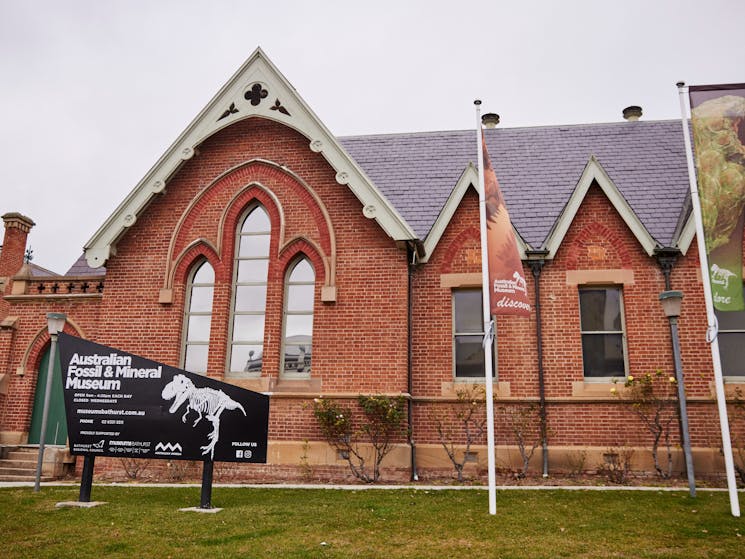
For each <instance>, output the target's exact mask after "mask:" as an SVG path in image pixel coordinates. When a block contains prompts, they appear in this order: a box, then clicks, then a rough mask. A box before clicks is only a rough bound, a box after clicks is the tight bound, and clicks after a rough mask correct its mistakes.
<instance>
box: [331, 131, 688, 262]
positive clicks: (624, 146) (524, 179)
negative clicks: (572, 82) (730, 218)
mask: <svg viewBox="0 0 745 559" xmlns="http://www.w3.org/2000/svg"><path fill="white" fill-rule="evenodd" d="M485 133H486V143H487V148H488V150H489V155H490V158H491V160H492V164H493V166H494V168H495V170H496V173H497V176H498V178H499V182H500V185H501V187H502V190H503V192H504V196H505V200H506V202H507V208H508V210H509V212H510V217H511V218H512V221H513V225H514V226H515V228H516V229H517V230H518V232H519V233H520V234H521V236H522V237H523V239H524V240H525V241H526V242H527V243H529V244H530V245H531V246H532V247H533V248H540V247H541V246H542V245H543V243H544V241H545V240H546V237H547V236H548V234H549V232H550V231H551V228H552V227H553V225H554V223H555V222H556V220H557V219H558V218H559V216H560V214H561V212H562V210H563V208H564V206H565V204H566V203H567V201H568V200H569V197H570V196H571V194H572V192H573V191H574V188H575V187H576V185H577V182H578V180H579V178H580V176H581V174H582V171H583V170H584V168H585V166H586V165H587V163H588V161H589V159H590V156H591V155H595V157H596V158H597V159H598V162H599V163H600V165H601V166H602V167H603V168H604V169H605V171H606V172H607V173H608V175H609V177H610V179H611V180H612V181H613V183H614V184H615V185H616V186H617V187H618V189H619V191H620V192H621V194H622V195H623V196H624V198H625V199H626V201H627V202H628V203H629V205H630V206H631V208H632V209H633V210H634V212H635V213H636V214H637V216H638V217H639V219H640V220H641V222H642V223H643V224H644V226H645V227H646V228H647V230H648V231H649V233H650V234H651V235H652V237H654V238H655V240H656V241H657V242H658V243H660V245H663V246H670V245H673V244H674V236H675V233H676V226H677V224H678V222H679V219H680V215H681V212H682V211H683V207H684V201H685V198H686V195H687V193H688V172H687V163H686V155H685V146H684V142H683V132H682V128H681V123H680V121H677V120H672V121H636V122H627V121H623V122H615V123H607V124H579V125H570V126H539V127H530V128H496V129H490V130H486V131H485ZM339 141H340V142H341V143H342V145H343V146H344V148H345V149H346V150H347V151H348V152H349V154H350V155H351V156H352V157H353V158H354V159H355V160H356V161H357V162H358V163H359V165H360V166H361V167H362V168H363V169H364V171H365V172H366V173H367V175H368V176H369V177H370V178H371V180H372V181H373V183H374V184H375V185H376V186H377V187H378V188H379V189H380V190H381V192H382V193H383V194H384V195H385V196H386V197H387V198H388V200H389V201H390V202H391V203H392V204H393V206H394V207H395V208H396V209H397V210H398V212H399V213H400V214H401V215H402V216H403V218H404V219H405V220H406V221H408V222H409V224H410V225H411V227H412V228H413V229H414V231H415V232H416V233H417V235H419V236H420V238H421V239H425V238H426V236H427V234H428V233H429V231H430V230H431V228H432V225H433V224H434V223H435V220H436V219H437V216H438V215H439V213H440V211H441V209H442V207H443V205H444V204H445V202H446V200H447V198H448V196H449V195H450V193H451V191H452V189H453V187H454V186H455V183H456V181H457V180H458V178H459V177H460V175H461V174H462V173H463V171H464V170H465V168H466V166H467V165H468V163H469V162H473V163H474V164H475V162H476V153H477V152H476V133H475V131H474V130H463V131H452V132H426V133H412V134H390V135H373V136H352V137H344V138H339Z"/></svg>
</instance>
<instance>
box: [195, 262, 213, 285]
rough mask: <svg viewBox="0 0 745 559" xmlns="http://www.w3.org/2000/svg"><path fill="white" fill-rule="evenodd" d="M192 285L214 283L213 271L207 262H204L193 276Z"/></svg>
mask: <svg viewBox="0 0 745 559" xmlns="http://www.w3.org/2000/svg"><path fill="white" fill-rule="evenodd" d="M192 283H215V271H214V270H213V269H212V266H210V263H209V262H204V263H203V264H202V265H201V266H200V267H199V270H197V273H196V274H194V280H193V281H192Z"/></svg>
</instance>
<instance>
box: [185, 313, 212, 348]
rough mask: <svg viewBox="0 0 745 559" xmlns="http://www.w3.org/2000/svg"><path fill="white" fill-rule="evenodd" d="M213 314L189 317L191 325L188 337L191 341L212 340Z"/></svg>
mask: <svg viewBox="0 0 745 559" xmlns="http://www.w3.org/2000/svg"><path fill="white" fill-rule="evenodd" d="M211 320H212V317H211V316H209V315H208V316H202V315H192V316H190V317H189V327H188V331H187V333H186V339H187V340H188V341H190V342H208V341H210V322H211Z"/></svg>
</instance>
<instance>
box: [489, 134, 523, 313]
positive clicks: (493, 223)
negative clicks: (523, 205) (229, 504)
mask: <svg viewBox="0 0 745 559" xmlns="http://www.w3.org/2000/svg"><path fill="white" fill-rule="evenodd" d="M481 145H482V149H483V152H484V198H485V200H486V247H487V252H488V260H489V301H490V307H491V313H492V314H513V315H519V316H529V315H530V302H529V301H528V289H527V284H526V283H525V276H524V275H523V265H522V262H521V261H520V253H519V251H518V249H517V241H516V240H515V232H514V231H513V230H512V223H510V216H509V214H508V213H507V207H506V206H505V203H504V196H502V190H501V189H500V188H499V182H498V181H497V175H496V173H495V172H494V168H493V167H492V165H491V160H490V159H489V153H488V152H487V151H486V139H485V138H484V135H483V133H482V136H481Z"/></svg>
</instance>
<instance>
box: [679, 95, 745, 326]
mask: <svg viewBox="0 0 745 559" xmlns="http://www.w3.org/2000/svg"><path fill="white" fill-rule="evenodd" d="M689 94H690V100H691V124H692V126H693V143H694V156H695V161H696V174H697V178H698V192H699V197H700V199H701V215H702V220H703V226H704V239H705V241H706V253H707V255H708V258H709V277H710V280H711V294H712V298H713V301H714V308H715V309H717V310H719V311H741V310H745V301H744V300H743V288H742V270H743V269H742V262H743V260H742V254H743V224H744V223H745V145H744V144H745V84H729V85H705V86H691V87H690V88H689Z"/></svg>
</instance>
